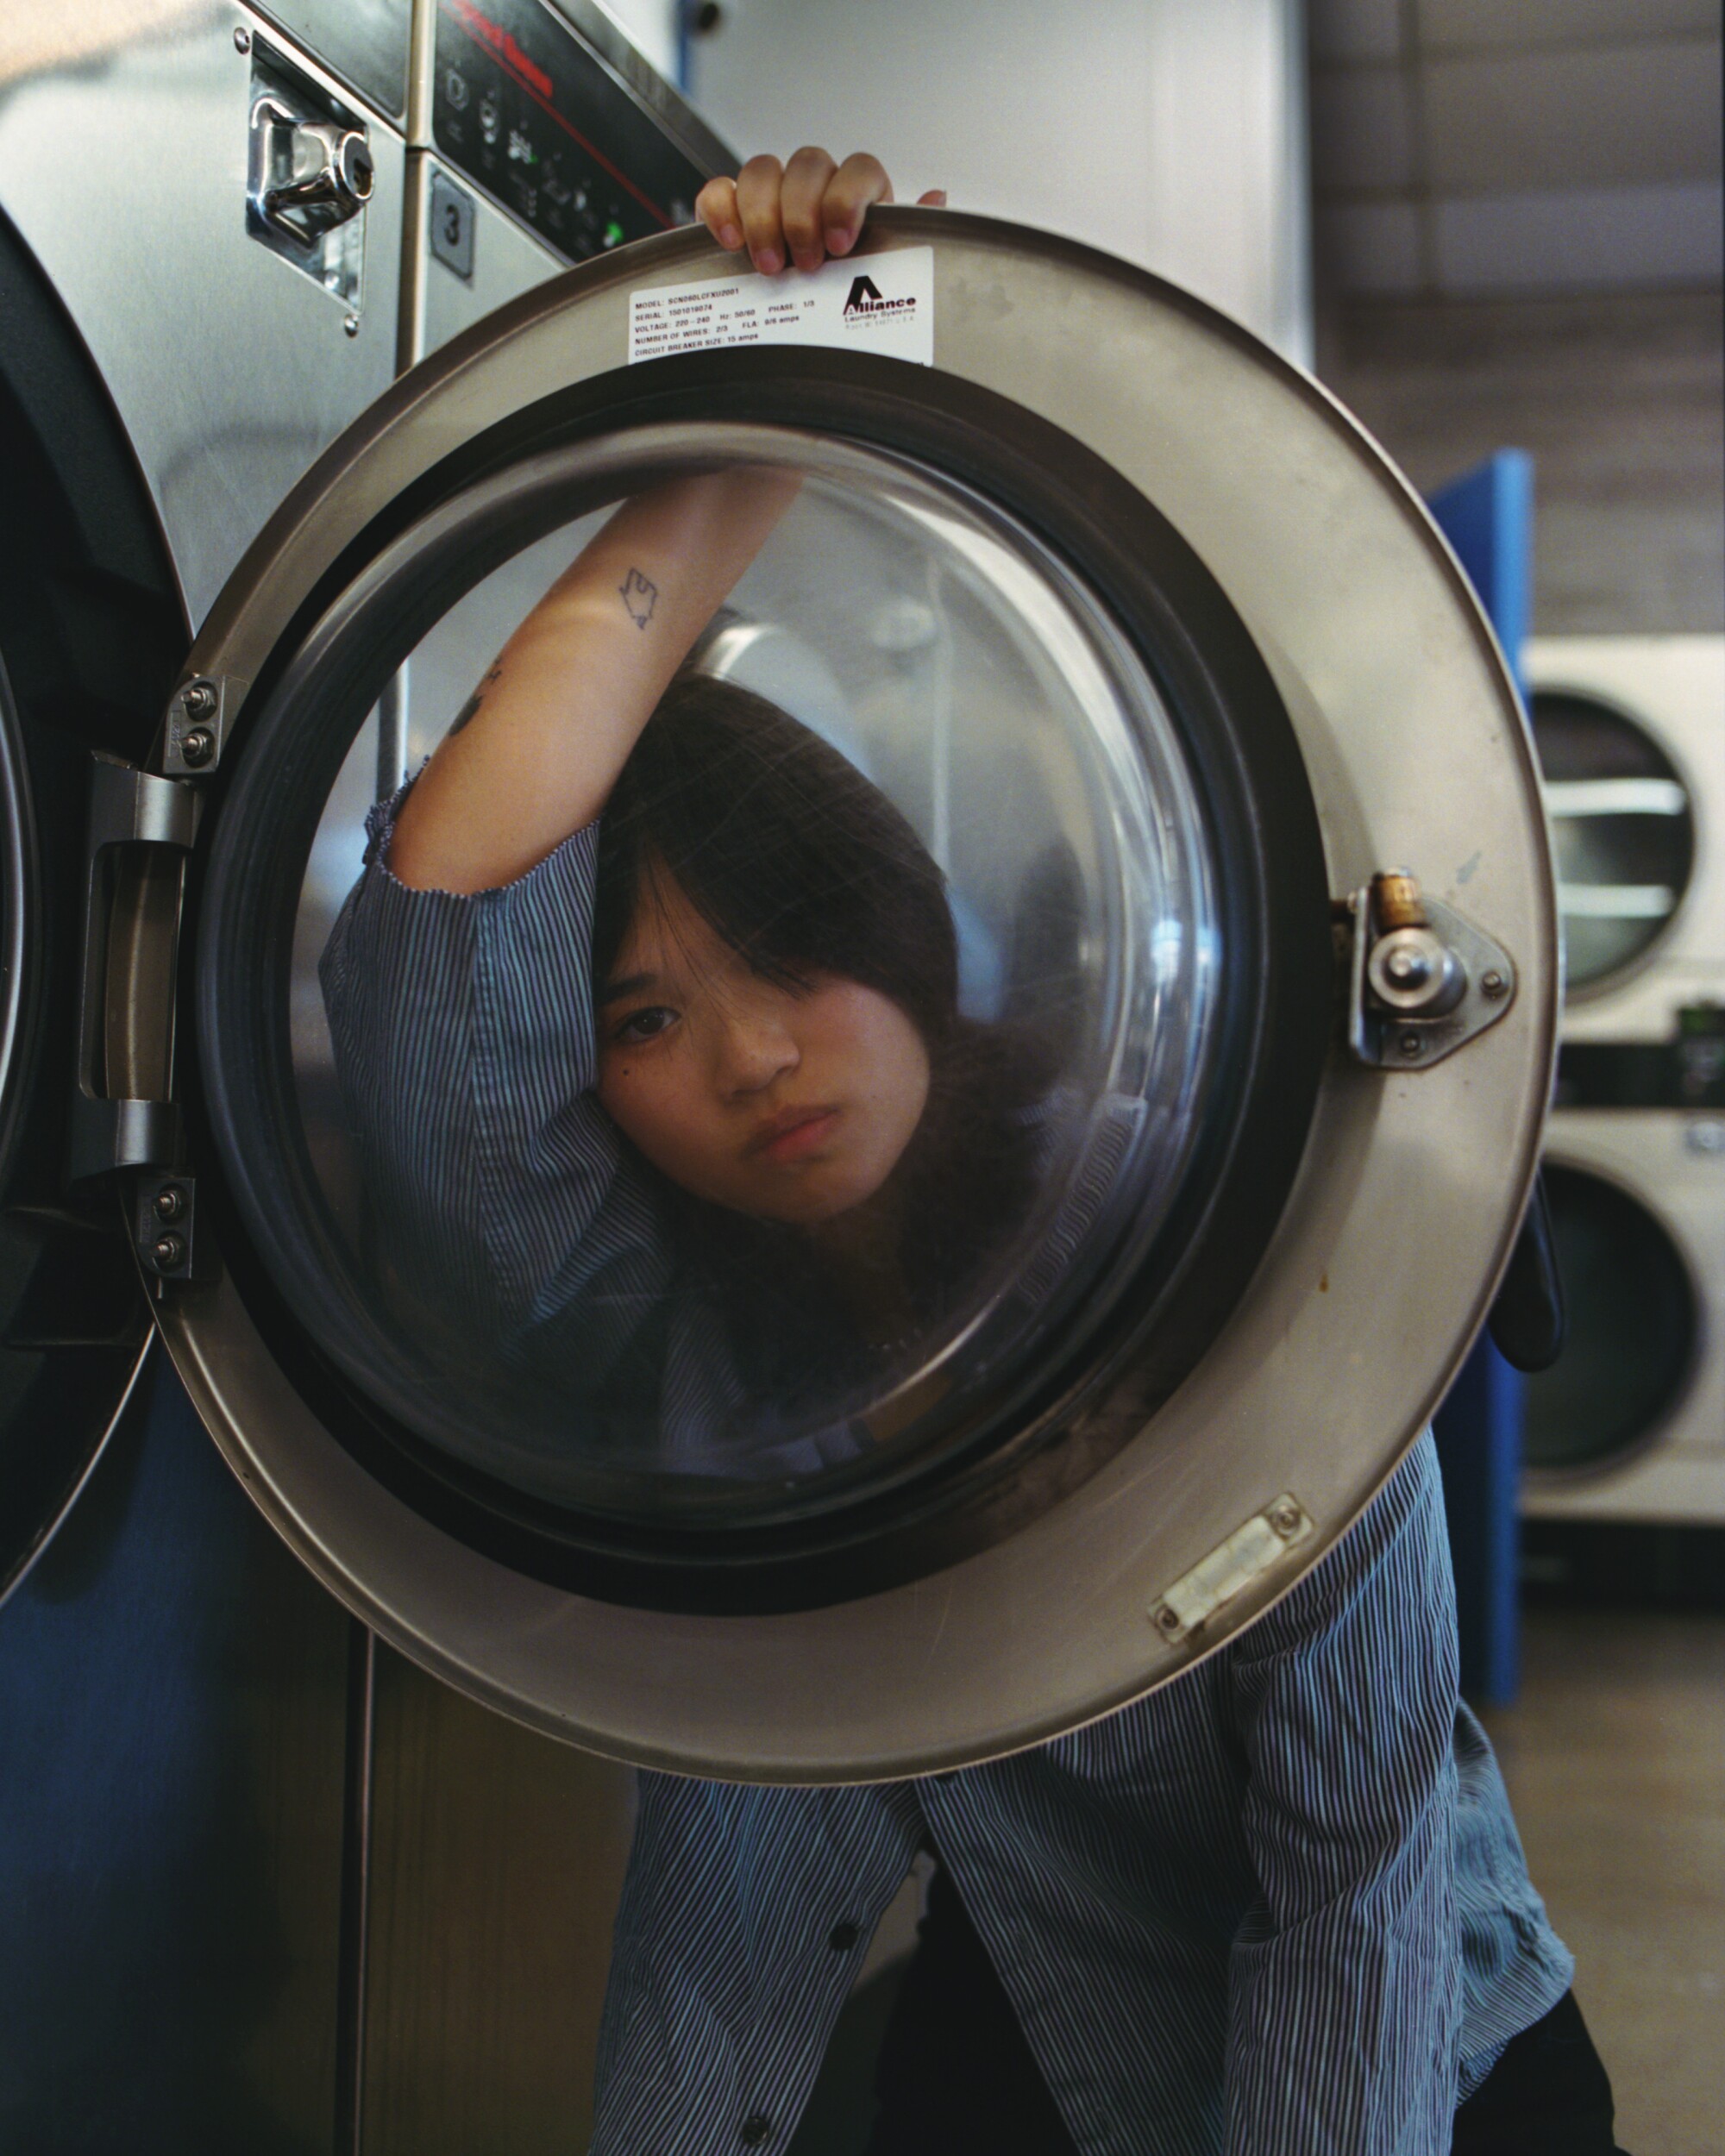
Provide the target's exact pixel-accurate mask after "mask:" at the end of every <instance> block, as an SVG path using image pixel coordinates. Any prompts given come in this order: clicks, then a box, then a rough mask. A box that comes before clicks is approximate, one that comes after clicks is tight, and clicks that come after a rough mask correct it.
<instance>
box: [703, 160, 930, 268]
mask: <svg viewBox="0 0 1725 2156" xmlns="http://www.w3.org/2000/svg"><path fill="white" fill-rule="evenodd" d="M892 199H893V183H892V181H891V180H890V179H888V177H887V168H886V166H884V165H882V164H881V160H880V159H879V158H878V157H868V156H864V155H862V154H860V153H859V154H857V155H856V156H855V157H847V158H846V159H845V160H844V163H843V164H842V165H840V164H837V163H836V162H835V161H834V160H832V159H831V157H829V156H828V155H827V154H826V152H825V150H817V149H801V150H799V151H798V152H797V154H796V155H795V156H794V157H793V159H792V160H791V161H790V163H789V164H788V165H781V164H780V162H779V160H778V159H777V158H776V157H751V158H750V160H749V162H748V163H747V164H746V165H745V166H743V170H742V171H741V172H738V174H737V177H736V179H710V180H708V182H707V184H706V186H705V187H703V188H702V189H701V191H700V192H699V195H697V196H696V197H695V215H696V216H698V217H699V219H700V221H701V222H702V223H703V224H704V225H705V226H706V229H707V230H708V231H709V232H711V233H712V236H713V238H714V239H715V240H717V241H718V244H719V245H720V246H721V247H722V248H728V249H729V250H730V252H731V254H739V253H740V252H741V251H742V250H743V248H748V250H749V255H750V260H751V261H752V262H753V263H754V265H755V266H756V269H757V270H759V271H760V272H761V273H762V276H763V277H772V276H775V275H776V274H777V273H778V272H779V271H780V270H781V269H783V268H784V266H785V264H786V262H787V260H788V261H790V262H792V263H793V264H794V265H795V266H796V267H797V268H798V269H803V270H810V269H819V267H820V266H821V264H822V263H823V262H824V261H825V260H826V259H827V257H828V256H829V255H830V254H850V250H851V248H854V247H855V246H856V240H857V235H858V234H859V233H861V231H862V221H863V219H864V218H865V217H866V216H868V214H869V208H870V206H871V205H872V204H875V203H877V202H890V201H891V200H892ZM918 200H919V202H922V203H925V204H929V205H930V206H931V207H932V208H934V209H941V208H944V205H945V202H946V191H945V189H944V188H943V187H936V188H932V189H931V191H929V192H928V193H927V194H925V195H920V196H919V197H918Z"/></svg>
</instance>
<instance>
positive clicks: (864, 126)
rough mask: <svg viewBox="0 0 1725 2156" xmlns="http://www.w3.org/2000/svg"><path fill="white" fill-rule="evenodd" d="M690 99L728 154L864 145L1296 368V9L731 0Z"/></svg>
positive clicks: (1158, 2)
mask: <svg viewBox="0 0 1725 2156" xmlns="http://www.w3.org/2000/svg"><path fill="white" fill-rule="evenodd" d="M688 87H689V92H690V95H691V97H693V100H694V102H695V103H697V104H698V105H699V107H700V109H701V110H702V112H703V113H704V114H705V116H706V118H707V119H708V121H709V122H711V123H712V125H713V126H714V127H715V128H718V131H719V133H720V134H721V135H724V136H726V137H727V139H728V140H730V141H731V142H732V143H733V144H734V145H735V146H736V147H737V149H738V151H739V152H740V153H741V154H743V155H748V154H750V153H751V152H753V151H756V150H771V151H773V152H775V153H776V154H779V155H781V156H787V155H788V154H790V152H791V151H793V150H794V149H796V148H797V147H799V146H800V144H802V143H804V142H810V141H813V142H819V143H822V144H824V145H825V147H828V148H830V149H831V150H832V151H833V153H834V154H836V155H837V156H841V157H842V156H844V155H845V154H847V153H848V152H850V151H851V150H853V149H859V148H867V149H871V150H874V151H875V152H876V153H877V154H879V155H880V156H881V158H882V160H884V162H885V163H886V166H887V168H888V171H889V172H891V173H892V174H893V176H894V181H895V183H896V185H897V187H898V191H899V195H900V199H901V200H913V199H914V197H916V196H917V195H918V194H919V193H920V192H921V191H923V190H924V189H925V188H929V187H943V186H944V187H945V188H946V189H947V190H948V191H949V193H950V198H951V202H952V204H953V206H954V207H955V208H958V209H964V210H980V211H983V212H986V213H988V214H989V215H992V216H1002V217H1010V218H1014V219H1017V220H1019V221H1020V222H1024V223H1026V224H1035V225H1041V226H1044V227H1046V228H1049V229H1052V230H1055V231H1057V232H1062V233H1065V234H1067V235H1070V236H1071V237H1073V238H1075V239H1079V240H1083V241H1088V242H1089V243H1090V244H1091V245H1093V246H1096V247H1101V248H1107V249H1108V251H1109V252H1110V253H1112V254H1120V255H1124V256H1126V258H1127V259H1128V260H1132V261H1134V262H1138V263H1141V264H1142V265H1143V266H1145V267H1146V268H1149V269H1152V270H1155V271H1157V272H1158V273H1161V274H1162V275H1164V276H1166V277H1170V278H1172V279H1175V280H1176V282H1178V283H1180V284H1182V285H1189V286H1190V287H1191V288H1192V289H1193V290H1194V291H1198V292H1200V293H1201V294H1202V295H1203V296H1204V297H1205V298H1207V299H1209V300H1212V301H1213V302H1214V304H1216V305H1218V306H1220V307H1223V308H1226V310H1228V312H1230V313H1231V314H1233V315H1236V316H1238V317H1239V318H1240V319H1241V320H1242V321H1244V322H1245V323H1249V324H1250V325H1251V327H1252V328H1253V329H1257V330H1258V333H1259V334H1260V335H1264V336H1267V337H1269V338H1270V340H1271V342H1274V343H1276V344H1277V345H1278V346H1279V347H1280V348H1282V349H1283V351H1285V352H1288V353H1289V354H1290V355H1292V356H1294V357H1295V358H1298V359H1301V360H1306V359H1308V357H1309V353H1310V298H1309V282H1310V280H1309V275H1308V239H1307V216H1306V176H1305V123H1304V59H1303V50H1302V39H1301V27H1300V10H1299V6H1298V0H1069V4H1068V5H1066V6H1065V7H1063V8H1062V9H1057V10H1055V9H1049V8H1047V7H1045V6H1038V5H1032V0H995V4H994V5H992V6H990V7H988V8H986V9H984V8H981V7H978V6H976V5H975V4H973V3H971V0H870V3H869V5H868V6H866V7H861V6H857V5H856V4H854V0H728V4H726V5H725V7H724V15H723V19H722V22H721V25H720V27H719V28H718V31H717V32H716V33H715V34H712V35H711V36H709V37H704V38H699V39H697V40H696V41H694V42H693V47H692V52H691V65H690V80H689V85H688Z"/></svg>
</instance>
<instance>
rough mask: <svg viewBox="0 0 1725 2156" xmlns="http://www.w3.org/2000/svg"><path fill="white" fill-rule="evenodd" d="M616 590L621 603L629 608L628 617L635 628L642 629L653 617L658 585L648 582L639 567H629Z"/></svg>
mask: <svg viewBox="0 0 1725 2156" xmlns="http://www.w3.org/2000/svg"><path fill="white" fill-rule="evenodd" d="M617 588H618V591H619V592H622V594H623V603H624V605H625V606H626V607H627V608H628V609H629V618H630V621H632V622H633V623H634V624H635V626H636V627H637V629H644V628H645V627H646V626H647V624H648V623H649V621H651V620H652V618H653V608H654V605H655V603H656V601H657V599H658V597H659V587H658V586H657V585H656V584H649V582H648V580H647V579H646V578H645V577H644V576H643V575H642V573H641V572H640V570H639V569H631V570H630V572H629V573H628V575H627V576H626V577H624V580H623V581H622V583H621V584H619V585H618V587H617Z"/></svg>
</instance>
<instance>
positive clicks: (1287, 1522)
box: [1270, 1505, 1301, 1542]
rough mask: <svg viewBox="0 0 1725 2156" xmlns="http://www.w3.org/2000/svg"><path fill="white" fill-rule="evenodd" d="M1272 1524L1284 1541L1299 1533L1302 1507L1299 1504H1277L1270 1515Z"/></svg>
mask: <svg viewBox="0 0 1725 2156" xmlns="http://www.w3.org/2000/svg"><path fill="white" fill-rule="evenodd" d="M1270 1526H1272V1527H1274V1528H1275V1530H1276V1532H1277V1534H1279V1535H1280V1536H1281V1537H1282V1539H1283V1541H1284V1542H1287V1541H1289V1540H1291V1539H1292V1538H1293V1537H1294V1536H1295V1535H1296V1534H1298V1533H1299V1532H1300V1527H1301V1518H1300V1507H1298V1506H1297V1505H1277V1507H1275V1509H1274V1510H1273V1511H1272V1512H1271V1514H1270Z"/></svg>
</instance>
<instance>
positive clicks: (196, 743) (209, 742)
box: [179, 726, 216, 771]
mask: <svg viewBox="0 0 1725 2156" xmlns="http://www.w3.org/2000/svg"><path fill="white" fill-rule="evenodd" d="M179 753H180V755H181V757H182V759H183V760H184V761H185V762H187V763H189V764H190V765H191V768H192V769H193V770H194V771H196V770H197V769H198V768H199V767H200V766H201V765H203V764H206V763H208V762H209V761H210V758H211V756H213V755H215V753H216V736H215V735H214V734H212V733H211V732H210V729H209V728H208V727H207V726H194V727H193V728H192V729H191V732H190V733H189V734H187V735H186V736H185V739H184V740H183V741H182V742H181V743H180V744H179Z"/></svg>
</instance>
